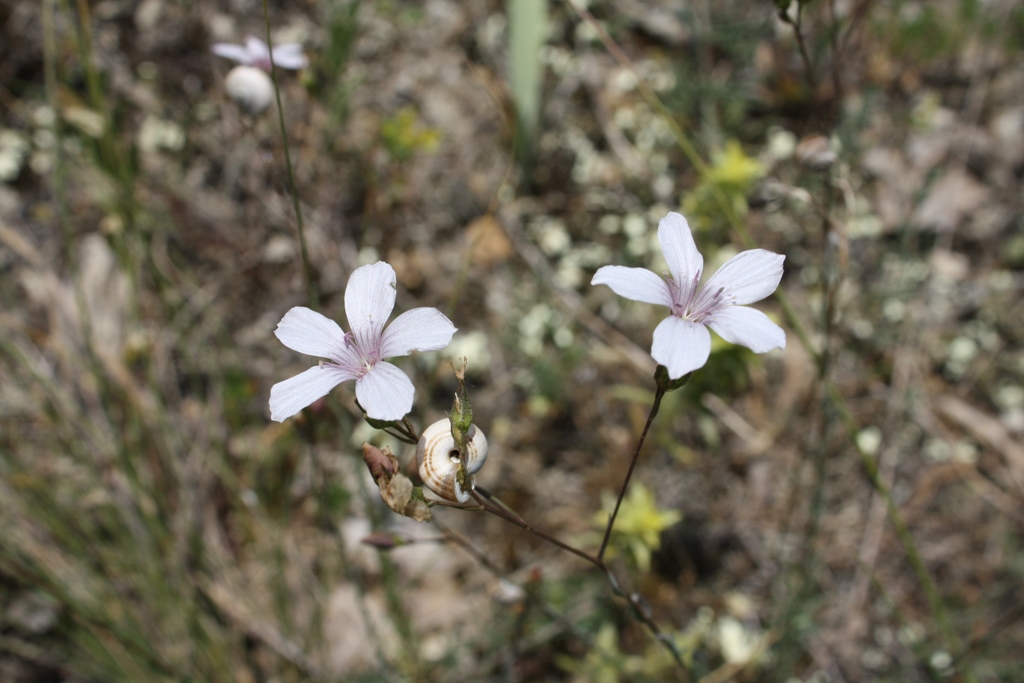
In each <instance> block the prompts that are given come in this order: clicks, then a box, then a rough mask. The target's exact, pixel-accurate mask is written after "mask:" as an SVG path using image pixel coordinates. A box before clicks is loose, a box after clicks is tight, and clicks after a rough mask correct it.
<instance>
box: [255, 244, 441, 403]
mask: <svg viewBox="0 0 1024 683" xmlns="http://www.w3.org/2000/svg"><path fill="white" fill-rule="evenodd" d="M395 285H396V279H395V271H394V270H393V269H392V268H391V266H389V265H388V264H386V263H384V262H383V261H381V262H378V263H375V264H373V265H372V266H362V267H360V268H357V269H356V270H355V271H354V272H353V273H352V276H351V277H349V279H348V288H347V289H346V290H345V314H346V316H347V317H348V324H349V325H350V326H351V327H352V331H351V332H349V333H348V334H346V333H344V332H342V331H341V328H340V327H338V324H337V323H335V322H334V321H333V320H331V319H329V318H326V317H324V316H322V315H320V314H319V313H317V312H316V311H312V310H310V309H308V308H304V307H302V306H296V307H295V308H293V309H291V310H290V311H288V312H287V313H285V316H284V318H282V319H281V322H280V323H278V325H277V330H275V331H274V334H276V335H277V338H278V339H280V340H281V342H282V343H283V344H284V345H285V346H287V347H288V348H290V349H292V350H295V351H298V352H300V353H305V354H308V355H310V356H319V357H321V358H326V359H327V360H324V361H321V362H320V364H319V365H317V366H314V367H312V368H310V369H309V370H306V371H305V372H303V373H301V374H299V375H296V376H295V377H292V378H291V379H287V380H285V381H283V382H278V383H277V384H275V385H274V386H273V388H272V389H271V390H270V417H271V419H273V420H276V421H277V422H283V421H284V420H285V419H286V418H289V417H291V416H292V415H295V414H296V413H297V412H299V411H300V410H302V409H303V408H305V407H306V406H308V405H309V404H310V403H312V402H313V401H315V400H317V399H318V398H320V397H321V396H326V395H327V393H328V392H329V391H330V390H331V389H333V388H334V387H336V386H337V385H339V384H341V383H342V382H344V381H346V380H350V379H354V380H355V381H356V398H357V399H358V400H359V404H360V405H362V407H363V410H365V411H366V414H367V416H369V417H371V418H373V419H375V420H386V421H389V420H401V419H402V418H403V417H404V416H405V415H406V414H407V413H408V412H409V411H410V410H411V409H412V398H413V391H414V389H413V385H412V382H411V381H410V380H409V378H408V377H406V376H405V373H403V372H402V371H401V370H399V369H398V368H397V367H395V366H394V365H392V364H391V363H385V362H384V359H385V358H395V357H397V356H407V355H409V354H410V353H412V352H413V351H436V350H438V349H443V348H444V347H445V346H447V345H448V342H450V341H451V340H452V335H454V334H455V326H454V325H452V323H451V321H450V320H448V318H446V317H445V316H444V314H443V313H441V311H439V310H437V309H436V308H414V309H412V310H409V311H406V312H405V313H403V314H401V315H400V316H398V317H397V318H395V319H394V321H393V322H392V323H391V325H389V326H388V327H387V329H385V328H384V324H385V323H386V322H387V320H388V317H389V316H390V315H391V311H392V309H393V308H394V307H395Z"/></svg>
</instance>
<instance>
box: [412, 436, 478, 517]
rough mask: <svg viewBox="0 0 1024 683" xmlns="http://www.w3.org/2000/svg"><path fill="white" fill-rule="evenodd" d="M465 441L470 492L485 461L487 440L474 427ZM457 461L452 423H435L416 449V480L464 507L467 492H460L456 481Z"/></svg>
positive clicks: (467, 497) (467, 498) (457, 454)
mask: <svg viewBox="0 0 1024 683" xmlns="http://www.w3.org/2000/svg"><path fill="white" fill-rule="evenodd" d="M466 441H467V443H466V451H467V453H466V455H465V461H466V472H467V473H468V474H469V475H470V476H469V486H470V488H472V486H473V474H474V473H475V472H477V471H478V470H479V469H480V468H481V467H483V466H484V461H485V460H486V459H487V437H486V436H484V433H483V432H482V431H480V430H479V429H477V428H476V425H471V426H470V428H469V433H468V434H467V439H466ZM459 461H460V454H459V449H458V446H456V445H455V439H454V438H452V423H451V421H450V420H449V419H448V418H445V419H443V420H438V421H437V422H435V423H434V424H432V425H430V426H429V427H427V428H426V429H425V430H424V431H423V436H421V437H420V442H419V444H418V445H417V446H416V463H417V465H418V466H419V471H420V478H421V479H423V483H424V484H426V485H427V488H429V489H430V490H431V491H433V492H434V493H436V494H437V495H439V496H440V497H442V498H444V499H445V500H451V501H457V502H459V503H466V502H469V492H468V491H464V490H463V488H462V486H461V485H460V484H459V481H458V476H457V475H458V471H459Z"/></svg>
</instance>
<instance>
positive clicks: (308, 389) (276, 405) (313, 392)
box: [270, 365, 355, 422]
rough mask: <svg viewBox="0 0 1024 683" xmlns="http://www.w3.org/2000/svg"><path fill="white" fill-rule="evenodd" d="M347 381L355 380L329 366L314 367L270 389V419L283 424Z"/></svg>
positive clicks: (353, 377)
mask: <svg viewBox="0 0 1024 683" xmlns="http://www.w3.org/2000/svg"><path fill="white" fill-rule="evenodd" d="M347 379H355V376H354V375H352V376H349V375H348V373H346V372H344V371H342V370H340V369H339V368H337V367H335V366H331V365H316V366H314V367H311V368H310V369H309V370H306V371H305V372H302V373H299V374H298V375H295V376H294V377H292V378H291V379H286V380H285V381H283V382H278V383H277V384H275V385H274V386H273V387H271V388H270V419H271V420H274V421H275V422H284V421H285V419H287V418H289V417H291V416H292V415H294V414H295V413H297V412H299V411H300V410H302V409H303V408H305V407H306V406H308V405H309V404H310V403H312V402H313V401H315V400H317V399H318V398H320V397H321V396H326V395H327V393H328V392H329V391H330V390H331V389H333V388H334V387H336V386H338V385H339V384H341V383H342V382H344V381H345V380H347Z"/></svg>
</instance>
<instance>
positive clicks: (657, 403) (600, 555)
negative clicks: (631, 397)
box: [597, 387, 665, 560]
mask: <svg viewBox="0 0 1024 683" xmlns="http://www.w3.org/2000/svg"><path fill="white" fill-rule="evenodd" d="M664 395H665V390H664V389H662V388H661V387H658V390H657V392H656V393H655V394H654V403H653V404H651V412H650V414H649V415H648V416H647V424H645V425H644V431H643V432H641V434H640V440H639V441H637V443H636V449H635V450H634V451H633V459H632V460H630V461H629V469H628V470H626V478H625V479H623V480H622V488H621V489H620V490H619V498H618V500H616V501H615V509H614V510H612V514H611V516H610V517H609V518H608V525H607V526H606V527H605V528H604V538H603V539H602V540H601V549H600V550H598V551H597V559H599V560H603V559H604V552H605V551H606V550H607V549H608V541H609V540H611V537H612V527H613V526H615V518H616V517H617V516H618V514H619V507H620V506H621V505H622V499H623V498H624V497H625V496H626V488H627V487H628V486H629V480H630V479H631V478H632V477H633V469H634V468H635V467H636V461H637V459H638V458H639V457H640V449H641V448H643V446H644V441H645V440H646V439H647V432H649V431H650V429H651V423H652V422H654V418H655V416H656V415H657V414H658V408H660V407H661V399H662V397H663V396H664Z"/></svg>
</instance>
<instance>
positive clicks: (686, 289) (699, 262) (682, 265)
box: [658, 211, 704, 303]
mask: <svg viewBox="0 0 1024 683" xmlns="http://www.w3.org/2000/svg"><path fill="white" fill-rule="evenodd" d="M658 241H659V242H660V243H661V251H662V252H663V253H664V254H665V262H666V263H667V264H668V270H669V272H670V273H672V279H673V280H675V282H676V284H678V285H679V288H680V295H681V298H680V303H682V302H686V301H688V300H689V298H690V295H691V294H692V293H693V288H694V287H696V283H697V281H698V280H700V275H701V273H703V272H704V257H703V256H701V255H700V252H699V251H697V245H696V244H695V243H694V241H693V233H691V232H690V224H689V223H687V222H686V219H685V218H683V216H682V214H678V213H676V212H674V211H672V212H669V214H668V215H667V216H665V217H664V218H662V219H661V221H660V222H659V223H658Z"/></svg>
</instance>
